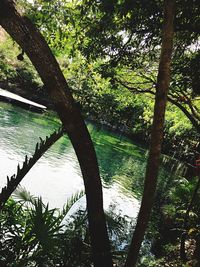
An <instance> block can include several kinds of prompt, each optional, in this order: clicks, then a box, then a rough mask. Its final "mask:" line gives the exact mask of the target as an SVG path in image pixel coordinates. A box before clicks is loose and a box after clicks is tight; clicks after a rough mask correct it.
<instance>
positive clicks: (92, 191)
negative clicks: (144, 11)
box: [0, 0, 112, 267]
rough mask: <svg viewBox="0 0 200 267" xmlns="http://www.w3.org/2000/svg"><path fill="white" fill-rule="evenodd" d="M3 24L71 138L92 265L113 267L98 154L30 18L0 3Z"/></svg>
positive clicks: (5, 0) (3, 1)
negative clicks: (84, 205)
mask: <svg viewBox="0 0 200 267" xmlns="http://www.w3.org/2000/svg"><path fill="white" fill-rule="evenodd" d="M0 24H1V26H2V27H3V28H4V29H5V30H6V31H7V32H8V33H9V34H10V35H11V36H12V38H13V39H14V40H15V41H16V42H17V43H18V44H19V45H20V46H21V48H22V49H23V50H24V52H25V53H26V54H27V56H28V57H29V58H30V60H31V61H32V63H33V65H34V67H35V68H36V70H37V71H38V73H39V75H40V77H41V79H42V81H43V83H44V85H45V88H46V90H47V92H48V94H49V95H50V97H51V99H52V101H53V103H54V107H55V110H56V111H57V113H58V115H59V117H60V119H61V121H62V123H63V126H64V128H65V130H66V131H67V133H68V135H69V138H70V140H71V142H72V145H73V147H74V149H75V152H76V155H77V158H78V161H79V164H80V167H81V171H82V175H83V179H84V185H85V192H86V199H87V209H88V220H89V231H90V238H91V245H92V255H93V262H94V265H95V267H102V266H103V267H111V266H112V258H111V253H110V244H109V240H108V234H107V228H106V222H105V215H104V212H103V197H102V184H101V179H100V175H99V169H98V163H97V158H96V153H95V150H94V147H93V144H92V141H91V138H90V135H89V133H88V130H87V127H86V125H85V123H84V120H83V119H82V116H81V113H80V111H79V109H78V108H77V107H76V105H75V103H74V100H73V97H72V95H71V93H70V89H69V86H68V84H67V82H66V80H65V78H64V76H63V74H62V72H61V70H60V67H59V65H58V63H57V61H56V59H55V57H54V56H53V54H52V52H51V50H50V48H49V47H48V45H47V43H46V41H45V39H44V38H43V36H42V35H41V33H40V32H39V31H38V30H37V29H36V27H35V26H34V25H33V24H32V22H31V21H30V20H29V19H28V18H27V17H24V16H22V15H20V14H19V12H18V11H17V10H16V9H15V6H14V4H13V1H12V0H1V1H0Z"/></svg>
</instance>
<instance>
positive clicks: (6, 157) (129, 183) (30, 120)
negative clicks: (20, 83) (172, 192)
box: [0, 102, 167, 217]
mask: <svg viewBox="0 0 200 267" xmlns="http://www.w3.org/2000/svg"><path fill="white" fill-rule="evenodd" d="M59 126H60V121H59V119H58V118H57V116H56V114H55V113H53V112H45V113H43V114H38V113H33V112H31V111H27V110H24V109H21V108H19V107H15V106H12V105H11V104H8V103H3V102H0V170H1V171H0V187H3V186H4V185H5V183H6V176H7V175H8V176H11V175H13V174H14V173H16V169H17V164H18V163H19V164H20V165H21V164H22V162H23V160H24V158H25V155H28V156H31V155H32V154H33V152H34V149H35V145H36V143H37V142H38V141H39V137H41V138H43V139H44V138H45V137H46V136H47V135H49V134H51V133H52V132H53V131H54V130H55V129H58V128H59ZM88 129H89V131H90V133H91V136H92V139H93V142H94V145H95V150H96V153H97V157H98V162H99V167H100V173H101V177H102V181H103V185H104V189H103V193H104V206H105V208H106V209H108V208H109V207H110V206H112V207H115V208H116V210H117V211H119V212H121V213H122V214H125V215H127V216H131V217H132V216H135V215H136V214H137V211H138V208H139V201H138V199H139V197H140V194H141V192H142V188H143V178H144V172H145V165H146V154H147V153H146V150H145V149H143V148H142V147H141V146H139V145H138V144H134V143H133V142H131V141H130V140H129V139H127V138H125V137H123V138H120V137H119V136H118V135H115V134H113V133H110V132H109V131H106V130H105V129H102V127H101V128H98V127H96V126H94V125H92V124H88ZM86 156H87V155H86ZM160 175H161V176H165V175H167V172H166V171H165V170H164V169H162V168H161V171H160ZM21 185H22V186H23V187H25V188H26V189H27V190H28V191H30V192H31V194H33V195H35V196H42V198H43V201H44V202H46V203H47V202H49V204H50V206H51V207H57V208H61V207H63V205H64V204H65V202H66V201H67V199H68V198H69V197H70V196H72V194H74V193H76V192H77V191H80V190H82V189H84V187H83V181H82V177H81V172H80V168H79V163H78V161H77V158H76V155H75V153H74V150H73V148H72V146H71V143H70V141H69V139H68V138H67V136H63V137H62V138H60V139H59V140H58V141H57V142H56V143H55V144H54V145H53V146H52V147H51V148H50V149H49V151H47V152H46V153H45V154H44V155H43V157H42V158H41V159H40V160H39V161H38V162H37V164H36V165H35V166H34V167H33V168H32V169H31V171H30V172H29V173H28V174H27V175H26V176H25V178H24V179H23V181H22V182H21Z"/></svg>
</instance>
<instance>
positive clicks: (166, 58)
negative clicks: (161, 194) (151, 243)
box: [125, 0, 175, 267]
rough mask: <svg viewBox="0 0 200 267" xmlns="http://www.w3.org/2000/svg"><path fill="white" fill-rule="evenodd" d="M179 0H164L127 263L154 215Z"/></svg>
mask: <svg viewBox="0 0 200 267" xmlns="http://www.w3.org/2000/svg"><path fill="white" fill-rule="evenodd" d="M174 6H175V0H165V1H164V25H163V38H162V49H161V56H160V64H159V70H158V77H157V86H156V98H155V106H154V118H153V125H152V133H151V143H150V150H149V157H148V162H147V169H146V176H145V185H144V192H143V197H142V203H141V207H140V211H139V214H138V219H137V224H136V228H135V232H134V234H133V238H132V242H131V245H130V249H129V253H128V257H127V261H126V264H125V267H134V266H136V263H137V258H138V254H139V250H140V247H141V243H142V240H143V238H144V233H145V230H146V228H147V224H148V221H149V217H150V212H151V208H152V205H153V200H154V195H155V190H156V184H157V176H158V169H159V161H160V153H161V144H162V139H163V128H164V117H165V109H166V102H167V92H168V87H169V80H170V63H171V54H172V46H173V32H174V31H173V20H174V9H175V8H174Z"/></svg>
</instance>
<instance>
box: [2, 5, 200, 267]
mask: <svg viewBox="0 0 200 267" xmlns="http://www.w3.org/2000/svg"><path fill="white" fill-rule="evenodd" d="M8 2H9V1H6V0H4V1H3V2H2V4H1V5H2V6H1V7H2V10H4V11H6V14H7V16H6V15H5V14H4V15H2V19H1V20H0V23H1V25H2V26H3V27H4V28H5V29H6V30H7V32H9V34H10V35H11V36H12V38H13V39H14V40H11V39H10V37H9V36H7V35H6V34H5V33H4V32H3V30H2V34H1V39H2V42H1V44H0V59H1V61H0V70H1V74H0V86H1V87H2V88H4V89H8V90H11V91H12V92H15V93H18V94H22V95H23V96H26V97H27V98H31V99H33V100H35V101H37V102H39V103H42V104H45V105H47V106H49V107H50V108H53V109H55V111H57V113H58V115H59V117H60V119H61V121H62V123H63V126H64V129H65V130H66V132H67V133H68V135H69V137H70V139H71V142H72V144H73V146H74V149H75V151H76V153H77V156H78V159H79V163H80V166H81V168H82V173H83V178H84V182H85V188H86V196H87V201H88V202H87V203H88V214H89V215H88V220H89V234H90V238H91V240H90V241H91V247H92V252H91V253H92V255H93V261H94V264H95V267H98V266H101V267H102V266H105V267H107V266H109V267H110V266H112V260H111V253H110V245H109V242H108V238H107V230H106V227H105V220H104V219H105V218H104V215H103V212H102V205H101V202H102V196H101V183H100V182H99V180H100V178H99V172H98V166H97V161H96V156H95V153H94V150H93V148H92V144H91V141H90V137H89V135H88V133H87V131H86V129H85V126H84V124H83V120H82V117H84V118H86V119H90V120H92V121H94V122H95V123H97V124H99V125H107V127H109V128H110V129H111V130H114V131H118V132H120V133H121V134H122V135H123V134H125V135H127V136H129V137H131V138H133V139H135V140H139V141H140V142H143V143H145V144H146V145H149V144H150V153H149V159H148V162H147V171H146V179H145V182H144V184H145V190H144V192H143V200H142V204H141V210H140V213H139V216H138V221H137V224H136V229H135V233H134V237H133V241H132V243H131V245H130V247H129V250H127V247H126V250H125V252H126V253H127V252H128V251H129V252H128V258H127V260H126V263H125V266H126V267H129V266H135V264H136V260H137V259H138V253H139V249H140V243H141V242H142V240H143V234H144V231H145V228H146V226H147V223H148V222H149V224H148V225H149V226H148V229H147V232H146V236H145V240H151V242H150V245H149V247H150V249H149V251H150V252H151V253H152V254H151V253H150V252H148V253H147V252H144V253H143V254H142V255H141V256H140V258H139V259H138V266H190V264H191V266H198V264H199V263H200V259H199V255H200V252H199V249H200V239H199V231H200V230H199V224H200V217H199V214H200V213H199V212H200V211H199V207H198V200H199V197H200V196H199V183H200V182H199V178H198V176H199V175H200V173H199V167H198V162H196V160H197V159H198V157H199V155H200V154H199V153H200V144H199V135H200V113H199V109H200V101H199V95H200V90H199V69H200V68H199V67H200V66H199V62H200V61H199V11H200V10H199V6H198V1H192V3H191V5H190V6H188V4H187V3H186V2H185V1H172V0H168V1H167V0H166V1H148V2H147V1H144V3H143V2H141V1H136V2H135V3H132V2H130V1H126V0H125V1H109V2H106V1H90V0H86V1H80V2H73V1H72V2H68V1H57V0H54V1H51V2H49V1H32V2H29V1H28V2H27V1H24V0H19V1H17V5H18V9H19V10H20V12H21V13H22V14H25V15H26V16H28V18H29V19H30V21H31V22H27V21H28V20H27V21H26V20H24V18H23V17H20V15H19V14H18V13H16V11H14V7H13V6H12V4H11V6H9V5H10V4H8ZM163 2H164V8H163ZM174 2H176V3H175V4H176V8H174ZM9 12H11V13H9ZM174 12H175V17H174ZM0 14H1V13H0ZM16 14H17V15H16ZM9 16H10V17H9ZM16 21H17V23H15V22H16ZM31 23H33V24H31ZM11 24H12V25H15V27H14V26H13V28H12V27H11ZM34 25H36V26H37V28H38V29H39V30H40V31H41V33H42V34H43V35H44V37H45V40H46V42H47V43H48V46H49V47H50V48H51V50H52V52H53V54H54V56H55V57H56V58H57V60H58V62H59V65H60V68H61V70H62V74H61V73H60V72H59V70H58V67H57V65H56V63H55V61H54V59H53V56H52V55H51V54H50V51H49V50H48V47H47V45H46V43H45V41H44V40H43V39H42V37H41V36H40V34H39V33H38V31H36V30H35V28H34V27H35V26H34ZM163 25H164V26H163ZM22 28H23V30H22ZM162 29H163V30H162ZM24 32H26V34H27V33H28V35H29V36H28V37H27V36H26V38H28V39H27V40H31V41H30V42H29V45H27V42H26V41H25V40H24V35H23V34H24ZM173 33H174V34H173ZM16 42H17V43H18V44H20V46H21V48H20V47H19V45H18V44H17V43H16ZM172 43H173V44H172ZM172 46H173V49H172ZM161 51H162V52H161ZM24 52H25V53H24ZM27 55H28V57H29V58H30V60H31V61H32V62H33V65H34V67H35V68H36V69H37V72H38V73H39V75H38V74H37V72H36V70H35V69H34V67H33V66H32V64H31V62H30V61H29V59H28V57H27ZM42 64H43V65H42ZM45 64H47V65H48V66H47V65H45ZM165 64H166V65H165ZM170 65H171V67H170ZM170 69H171V71H170ZM62 75H64V77H65V79H66V80H67V84H66V83H65V82H64V77H63V76H62ZM39 76H40V77H41V78H39ZM61 76H62V77H61ZM56 90H57V91H56ZM64 96H65V97H64ZM72 96H73V99H72ZM166 101H168V104H167V110H166V114H165V102H166ZM164 114H165V118H164ZM159 116H160V117H159ZM163 123H164V125H163ZM77 128H79V129H80V133H77V131H76V129H77ZM162 139H164V141H163V146H162V152H163V153H166V154H167V155H168V156H169V157H170V156H171V157H172V156H173V157H175V158H176V160H181V161H183V162H184V163H185V164H187V171H186V172H185V173H184V174H185V176H184V177H179V178H178V180H173V179H172V177H171V176H170V175H169V177H166V180H165V181H163V180H162V181H158V186H157V191H155V190H156V184H157V172H158V167H159V162H160V151H161V143H162ZM86 151H88V153H87V152H86ZM85 153H86V154H87V155H88V158H87V159H86V158H85ZM195 164H196V165H195ZM168 168H169V172H170V169H171V166H170V164H168ZM94 177H95V178H94ZM90 179H91V180H90ZM91 181H93V183H95V185H96V187H95V186H93V187H92V186H91V183H92V182H91ZM94 181H95V182H94ZM94 188H95V190H94ZM10 203H11V204H10ZM36 203H37V204H38V205H39V200H38V202H35V203H34V205H35V204H36ZM93 203H95V204H94V205H93ZM152 203H154V205H153V210H152V213H151V218H150V220H149V216H150V210H151V204H152ZM40 204H41V203H40ZM9 205H10V206H9ZM12 205H13V206H12ZM95 205H96V206H95ZM6 207H7V208H9V209H10V210H9V212H12V209H18V207H19V206H18V203H15V202H13V200H11V201H10V202H9V203H8V205H7V206H6ZM10 207H12V208H10ZM20 209H21V206H20ZM96 209H97V210H96ZM45 210H46V211H47V209H45V208H44V215H45ZM20 212H21V211H20ZM31 212H32V211H30V210H28V211H23V212H22V213H21V215H20V216H25V217H26V216H27V214H31ZM48 212H50V211H48ZM50 213H51V212H50ZM51 214H52V216H53V212H52V213H51ZM13 215H14V214H13ZM99 215H100V216H99ZM20 216H19V217H20ZM98 216H99V217H98ZM2 218H3V219H2V220H4V217H2ZM97 218H98V219H97ZM6 220H7V218H6ZM29 220H30V221H31V219H30V218H29ZM52 221H54V222H56V221H57V219H56V218H54V219H53V220H52ZM98 227H99V228H98ZM97 228H98V229H100V230H99V233H98V234H97V232H98V231H97ZM56 230H58V229H57V228H56ZM6 231H8V232H9V231H11V230H10V228H9V230H6ZM31 231H32V230H31ZM96 235H97V236H96ZM76 238H77V237H76ZM19 239H20V240H21V237H20V238H19ZM5 241H6V239H5ZM12 242H14V243H15V241H14V239H13V238H12ZM31 242H32V241H31ZM70 242H71V241H70ZM144 243H145V242H144ZM147 243H148V242H147ZM2 244H3V243H2ZM35 244H36V243H35ZM38 244H39V243H37V247H36V249H35V250H34V249H33V251H34V253H35V255H36V254H37V253H38V255H40V251H39V250H40V249H39V248H40V246H39V245H38ZM14 245H16V244H14ZM19 246H22V244H21V245H19ZM144 247H145V245H144ZM147 247H148V246H147ZM61 248H62V246H61V245H59V249H60V251H64V250H62V249H61ZM15 249H16V248H15ZM20 249H21V248H20ZM26 249H28V248H26ZM38 249H39V250H38ZM74 250H77V248H76V249H74ZM30 251H31V250H30ZM30 251H29V252H30ZM83 251H84V249H83ZM43 252H44V251H42V253H43ZM24 253H25V254H27V252H24ZM34 253H33V254H34ZM48 253H50V250H49V251H48ZM81 253H82V252H81ZM84 253H85V252H84ZM87 253H88V252H86V254H87ZM145 253H146V254H145ZM25 254H24V255H25ZM28 254H29V255H28V256H30V254H31V253H28ZM102 255H103V256H102ZM18 256H19V255H18ZM46 256H47V254H46ZM46 256H45V257H46ZM20 257H22V260H23V253H22V254H21V255H20ZM45 257H44V258H43V263H39V262H37V263H36V266H46V265H45V264H47V263H48V260H49V259H48V260H45ZM59 257H60V256H59ZM65 257H68V256H66V255H65ZM24 259H25V258H24ZM38 259H40V256H38ZM121 259H123V260H124V261H125V256H123V257H121ZM51 260H52V259H50V261H51ZM83 261H85V263H83V265H81V264H80V266H89V265H87V264H90V263H88V260H87V259H86V260H85V259H83ZM189 261H190V263H187V262H189ZM52 262H53V261H52ZM119 262H120V261H116V264H118V265H119V266H123V263H122V262H120V263H119ZM48 264H50V263H48ZM48 264H47V266H50V265H48ZM53 264H54V266H55V263H53ZM56 264H60V265H58V266H65V265H62V264H64V263H62V264H61V263H56ZM78 264H79V263H78ZM84 264H86V265H84ZM19 266H20V265H19ZM30 266H31V265H30ZM52 266H53V265H52ZM69 266H73V264H72V263H70V265H69ZM78 266H79V265H78Z"/></svg>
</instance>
